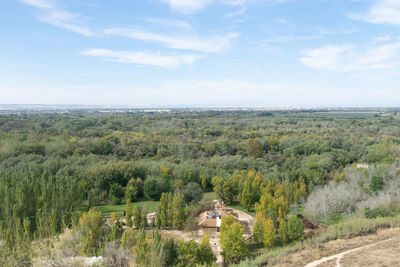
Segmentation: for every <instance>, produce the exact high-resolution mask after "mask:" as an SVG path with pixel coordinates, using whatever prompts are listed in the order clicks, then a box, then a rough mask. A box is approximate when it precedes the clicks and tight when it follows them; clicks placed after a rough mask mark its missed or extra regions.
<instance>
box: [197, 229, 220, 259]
mask: <svg viewBox="0 0 400 267" xmlns="http://www.w3.org/2000/svg"><path fill="white" fill-rule="evenodd" d="M198 254H199V261H200V264H203V265H211V264H213V263H214V262H215V261H216V260H217V258H216V257H215V255H214V253H213V251H212V248H211V246H210V239H209V238H208V234H205V235H204V236H203V238H202V239H201V241H200V244H199V253H198Z"/></svg>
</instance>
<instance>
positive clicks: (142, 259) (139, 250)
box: [133, 229, 149, 266]
mask: <svg viewBox="0 0 400 267" xmlns="http://www.w3.org/2000/svg"><path fill="white" fill-rule="evenodd" d="M133 252H134V254H135V257H136V264H137V265H139V266H147V265H148V262H149V257H148V253H149V242H148V240H147V238H146V232H145V231H144V230H143V229H141V230H140V231H139V234H138V237H137V241H136V247H135V249H134V250H133Z"/></svg>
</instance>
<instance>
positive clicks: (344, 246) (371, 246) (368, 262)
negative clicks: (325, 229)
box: [274, 228, 400, 267]
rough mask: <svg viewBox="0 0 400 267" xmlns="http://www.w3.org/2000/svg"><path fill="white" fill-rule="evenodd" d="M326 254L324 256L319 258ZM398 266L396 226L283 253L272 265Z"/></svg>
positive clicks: (399, 246)
mask: <svg viewBox="0 0 400 267" xmlns="http://www.w3.org/2000/svg"><path fill="white" fill-rule="evenodd" d="M323 258H326V259H325V260H321V259H323ZM307 265H309V266H318V267H328V266H335V267H339V266H342V267H347V266H349V267H350V266H351V267H354V266H355V267H356V266H363V267H364V266H388V267H389V266H400V228H392V229H385V230H379V231H377V232H376V233H374V234H370V235H365V236H358V237H355V238H351V239H338V240H334V241H329V242H327V243H324V244H321V245H319V246H318V247H317V248H309V249H305V250H303V251H300V252H296V253H293V254H290V255H287V256H286V257H285V259H284V260H283V261H281V262H280V263H279V264H276V265H274V266H279V267H298V266H307Z"/></svg>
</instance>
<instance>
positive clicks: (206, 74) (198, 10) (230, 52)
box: [0, 0, 400, 107]
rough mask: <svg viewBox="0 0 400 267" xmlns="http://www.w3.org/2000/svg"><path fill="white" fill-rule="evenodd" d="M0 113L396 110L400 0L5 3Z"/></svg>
mask: <svg viewBox="0 0 400 267" xmlns="http://www.w3.org/2000/svg"><path fill="white" fill-rule="evenodd" d="M0 12H1V16H0V33H1V42H0V59H1V61H0V62H1V64H0V103H6V104H90V105H93V104H94V105H128V106H134V107H366V106H368V107H372V106H400V0H347V1H345V0H113V1H109V0H98V1H91V0H85V1H82V0H68V1H67V0H3V1H0Z"/></svg>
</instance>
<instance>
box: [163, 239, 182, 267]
mask: <svg viewBox="0 0 400 267" xmlns="http://www.w3.org/2000/svg"><path fill="white" fill-rule="evenodd" d="M163 254H164V266H168V267H170V266H171V267H172V266H175V263H176V262H177V260H178V249H177V246H176V245H175V241H174V239H173V238H170V239H167V240H166V241H165V242H164V246H163Z"/></svg>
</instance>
